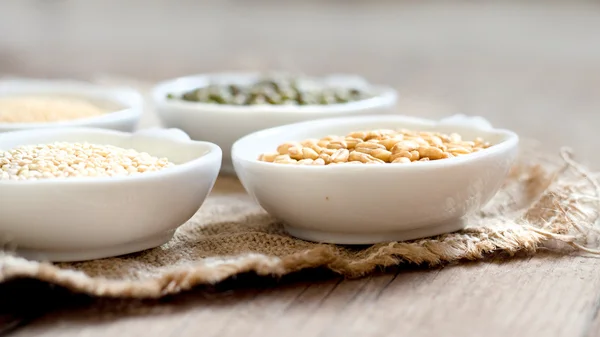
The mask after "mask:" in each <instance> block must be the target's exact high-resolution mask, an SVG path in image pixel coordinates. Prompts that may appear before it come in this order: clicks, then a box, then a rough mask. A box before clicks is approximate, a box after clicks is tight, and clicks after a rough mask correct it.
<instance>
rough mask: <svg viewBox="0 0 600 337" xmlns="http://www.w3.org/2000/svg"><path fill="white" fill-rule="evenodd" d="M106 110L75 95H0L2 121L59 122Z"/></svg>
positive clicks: (86, 116)
mask: <svg viewBox="0 0 600 337" xmlns="http://www.w3.org/2000/svg"><path fill="white" fill-rule="evenodd" d="M106 112H107V111H106V110H105V109H102V108H101V107H99V106H97V105H95V104H92V103H91V102H89V101H87V100H84V99H80V98H74V97H61V96H56V97H54V96H25V95H23V96H11V97H0V123H48V122H59V121H68V120H73V119H81V118H90V117H96V116H99V115H102V114H104V113H106Z"/></svg>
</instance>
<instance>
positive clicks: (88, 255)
mask: <svg viewBox="0 0 600 337" xmlns="http://www.w3.org/2000/svg"><path fill="white" fill-rule="evenodd" d="M174 233H175V231H168V232H165V233H161V234H159V235H155V236H151V237H148V238H144V239H141V240H137V241H132V242H127V243H122V244H118V245H114V246H106V247H98V248H95V249H84V250H34V249H17V250H16V253H17V255H19V256H22V257H24V258H26V259H30V260H38V261H48V262H75V261H86V260H96V259H103V258H107V257H114V256H120V255H126V254H131V253H137V252H140V251H143V250H146V249H150V248H155V247H158V246H161V245H163V244H165V243H167V242H169V240H171V238H172V237H173V234H174Z"/></svg>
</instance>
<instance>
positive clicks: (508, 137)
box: [231, 115, 519, 173]
mask: <svg viewBox="0 0 600 337" xmlns="http://www.w3.org/2000/svg"><path fill="white" fill-rule="evenodd" d="M385 121H388V122H404V123H406V124H421V125H423V126H427V127H430V128H432V129H433V130H435V128H436V127H440V126H453V125H454V126H456V127H466V128H469V129H472V130H474V131H477V132H481V133H487V134H496V135H502V136H504V139H503V140H502V141H501V142H499V143H497V144H494V145H493V146H491V147H489V148H487V149H485V150H483V151H478V152H475V153H471V154H469V155H467V156H459V157H453V158H447V159H443V160H432V161H424V162H420V161H417V162H413V163H411V164H410V165H322V166H321V165H318V166H317V165H276V164H273V163H269V162H263V161H259V160H258V159H254V160H252V159H250V158H248V157H247V156H246V157H245V156H243V155H240V154H239V152H240V151H241V150H240V148H241V147H242V144H244V143H246V142H250V141H252V140H253V139H254V138H262V139H265V138H268V137H269V135H271V134H279V133H284V132H285V131H291V132H290V133H293V132H294V131H293V130H301V129H305V128H310V127H319V128H323V129H326V128H327V126H334V125H336V126H337V125H340V124H347V125H353V124H360V123H361V122H382V123H383V122H385ZM326 132H327V131H324V133H326ZM324 136H325V135H324ZM292 137H293V136H291V137H290V138H292ZM518 144H519V136H518V135H517V134H516V133H515V132H513V131H511V130H507V129H500V128H493V127H490V128H484V127H478V126H475V125H468V124H465V123H452V124H450V123H449V124H442V123H441V120H434V119H425V118H419V117H413V116H406V115H369V116H349V117H334V118H326V119H320V120H311V121H305V122H299V123H293V124H287V125H282V126H277V127H273V128H269V129H264V130H260V131H256V132H253V133H250V134H248V135H246V136H244V137H241V138H240V139H238V140H237V141H236V142H235V143H234V144H233V146H232V147H231V158H232V161H233V164H234V167H236V171H237V167H238V166H239V165H238V164H237V163H238V162H243V163H244V166H247V165H251V166H252V167H254V168H256V169H261V170H280V171H284V170H287V171H285V172H291V171H298V172H306V173H308V172H322V173H326V172H330V173H331V172H335V173H339V172H354V171H364V170H365V169H368V170H369V171H375V172H382V171H392V172H398V171H399V170H400V171H406V170H429V169H439V168H444V167H449V166H456V165H463V164H465V163H468V162H470V161H474V160H478V159H480V158H482V157H487V156H490V155H493V154H498V153H502V152H506V151H508V150H511V149H514V148H516V147H517V146H518ZM276 145H278V144H275V146H276ZM273 151H274V150H273Z"/></svg>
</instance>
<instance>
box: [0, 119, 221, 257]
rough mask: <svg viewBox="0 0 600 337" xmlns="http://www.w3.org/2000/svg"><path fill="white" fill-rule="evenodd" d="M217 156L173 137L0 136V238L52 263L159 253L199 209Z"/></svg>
mask: <svg viewBox="0 0 600 337" xmlns="http://www.w3.org/2000/svg"><path fill="white" fill-rule="evenodd" d="M221 156H222V152H221V149H220V148H219V147H218V146H217V145H215V144H212V143H208V142H200V141H193V140H190V138H189V137H188V135H187V134H185V133H184V132H183V131H181V130H178V129H148V130H142V131H138V132H135V133H128V132H120V131H114V130H106V129H98V128H53V129H44V130H35V131H34V130H26V131H15V132H7V133H0V198H1V199H2V203H0V214H2V221H0V235H1V236H2V237H3V238H5V240H6V241H7V242H6V243H8V244H10V247H15V248H16V252H17V254H20V255H22V256H25V257H28V258H31V259H38V260H49V261H80V260H89V259H97V258H104V257H109V256H116V255H122V254H128V253H133V252H137V251H140V250H144V249H148V248H153V247H156V246H159V245H162V244H164V243H166V242H167V241H169V240H170V239H171V237H172V236H173V234H174V232H175V230H176V229H177V228H178V227H179V226H180V225H182V224H184V223H185V222H186V221H188V220H189V219H190V218H191V217H192V216H193V215H194V214H195V213H196V211H198V209H199V208H200V207H201V205H202V204H203V202H204V200H205V198H206V196H207V195H208V194H209V192H210V191H211V189H212V187H213V185H214V183H215V181H216V178H217V175H218V172H219V170H220V165H221Z"/></svg>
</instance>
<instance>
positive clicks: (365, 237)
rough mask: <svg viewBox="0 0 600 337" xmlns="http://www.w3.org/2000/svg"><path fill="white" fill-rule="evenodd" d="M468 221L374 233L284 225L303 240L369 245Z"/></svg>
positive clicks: (431, 233)
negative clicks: (331, 230) (332, 230)
mask: <svg viewBox="0 0 600 337" xmlns="http://www.w3.org/2000/svg"><path fill="white" fill-rule="evenodd" d="M465 226H466V223H465V222H464V221H463V219H462V218H461V219H455V220H450V221H446V222H443V223H441V224H438V225H432V226H427V227H422V228H415V229H409V230H400V231H393V232H374V233H373V232H372V233H344V232H327V231H318V230H312V229H305V228H298V227H293V226H289V225H284V229H285V230H286V232H287V233H288V234H290V235H291V236H295V237H297V238H299V239H302V240H307V241H313V242H320V243H333V244H341V245H367V244H375V243H381V242H394V241H409V240H415V239H421V238H425V237H430V236H435V235H440V234H445V233H451V232H455V231H458V230H461V229H463V228H464V227H465Z"/></svg>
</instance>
